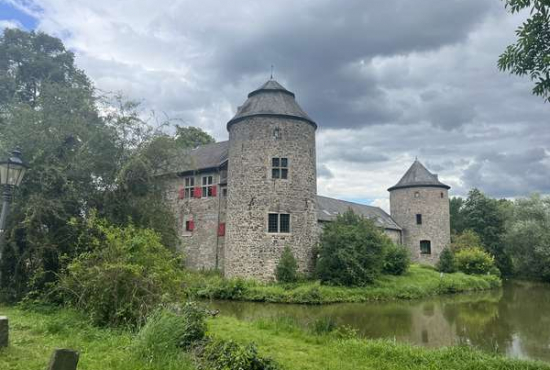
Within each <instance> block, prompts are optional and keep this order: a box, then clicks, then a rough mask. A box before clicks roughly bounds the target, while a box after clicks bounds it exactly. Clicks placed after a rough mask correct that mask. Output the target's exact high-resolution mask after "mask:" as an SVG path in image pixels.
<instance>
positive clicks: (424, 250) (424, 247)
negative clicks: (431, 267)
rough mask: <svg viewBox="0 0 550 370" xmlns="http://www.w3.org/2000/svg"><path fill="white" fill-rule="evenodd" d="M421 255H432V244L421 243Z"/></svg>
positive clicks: (426, 241)
mask: <svg viewBox="0 0 550 370" xmlns="http://www.w3.org/2000/svg"><path fill="white" fill-rule="evenodd" d="M420 253H421V254H432V242H430V241H429V240H421V241H420Z"/></svg>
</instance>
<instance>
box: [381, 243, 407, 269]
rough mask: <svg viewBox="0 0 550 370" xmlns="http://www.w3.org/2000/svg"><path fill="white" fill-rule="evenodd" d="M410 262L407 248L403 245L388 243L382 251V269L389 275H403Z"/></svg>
mask: <svg viewBox="0 0 550 370" xmlns="http://www.w3.org/2000/svg"><path fill="white" fill-rule="evenodd" d="M410 264H411V257H410V253H409V250H408V249H407V248H406V247H405V246H403V245H397V244H393V243H391V244H388V245H387V246H386V250H385V251H384V267H383V269H382V271H383V272H384V273H385V274H390V275H403V274H404V273H405V272H407V269H408V268H409V266H410Z"/></svg>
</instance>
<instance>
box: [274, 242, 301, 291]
mask: <svg viewBox="0 0 550 370" xmlns="http://www.w3.org/2000/svg"><path fill="white" fill-rule="evenodd" d="M297 269H298V263H297V262H296V258H294V255H293V254H292V251H291V250H290V248H289V247H288V246H285V248H284V249H283V254H282V255H281V259H280V260H279V263H278V264H277V268H276V269H275V277H276V278H277V281H278V282H281V283H294V282H296V280H297V273H296V270H297Z"/></svg>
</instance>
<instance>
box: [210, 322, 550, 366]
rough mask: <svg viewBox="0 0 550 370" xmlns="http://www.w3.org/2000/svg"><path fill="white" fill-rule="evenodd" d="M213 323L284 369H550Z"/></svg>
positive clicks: (342, 336)
mask: <svg viewBox="0 0 550 370" xmlns="http://www.w3.org/2000/svg"><path fill="white" fill-rule="evenodd" d="M209 324H210V325H209V327H210V331H211V332H212V333H213V334H215V335H216V336H218V337H220V338H223V339H231V340H234V341H236V342H238V343H249V342H250V341H252V342H254V343H255V344H256V345H257V346H258V350H259V352H260V354H261V355H264V356H269V357H270V358H273V359H274V360H275V361H276V362H277V363H279V364H281V365H282V366H283V368H284V369H292V370H317V369H339V370H348V369H349V370H352V369H353V370H355V369H377V370H384V369H415V370H418V369H419V370H422V369H430V370H435V369H442V370H443V369H445V370H447V369H453V370H462V369H464V370H466V369H476V370H489V369H499V370H508V369H510V370H512V369H513V370H527V369H529V370H535V369H537V370H550V365H548V364H545V363H543V362H534V361H521V360H514V359H509V358H505V357H502V356H499V355H492V354H488V353H483V352H481V351H478V350H475V349H472V348H470V347H467V346H456V347H445V348H440V349H426V348H422V347H415V346H411V345H407V344H400V343H394V342H391V341H387V340H367V339H360V338H357V337H354V335H353V333H350V332H349V331H347V330H341V329H340V330H338V329H335V330H334V331H333V332H330V333H326V334H317V335H315V334H311V333H309V332H307V331H304V330H302V329H300V328H298V327H296V326H295V325H294V324H293V323H292V322H289V321H285V320H259V321H256V322H243V321H239V320H237V319H235V318H230V317H219V318H216V319H213V320H210V323H209Z"/></svg>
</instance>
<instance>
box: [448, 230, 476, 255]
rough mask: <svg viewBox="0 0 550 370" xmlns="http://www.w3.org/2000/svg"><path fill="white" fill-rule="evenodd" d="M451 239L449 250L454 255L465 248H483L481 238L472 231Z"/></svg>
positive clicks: (466, 231)
mask: <svg viewBox="0 0 550 370" xmlns="http://www.w3.org/2000/svg"><path fill="white" fill-rule="evenodd" d="M451 239H452V240H451V249H452V251H453V252H455V253H456V252H458V251H460V250H463V249H467V248H483V244H482V243H481V238H480V237H479V235H477V234H476V233H475V232H474V231H472V230H465V231H464V232H462V233H460V234H457V235H453V236H452V238H451Z"/></svg>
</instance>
